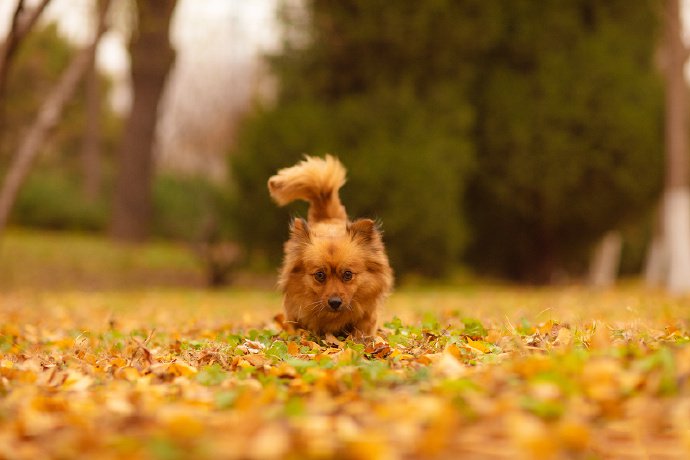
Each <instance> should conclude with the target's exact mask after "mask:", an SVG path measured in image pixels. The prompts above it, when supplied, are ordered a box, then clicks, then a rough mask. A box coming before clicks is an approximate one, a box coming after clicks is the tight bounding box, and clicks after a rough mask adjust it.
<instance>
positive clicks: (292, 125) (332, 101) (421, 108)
mask: <svg viewBox="0 0 690 460" xmlns="http://www.w3.org/2000/svg"><path fill="white" fill-rule="evenodd" d="M494 9H495V8H494V7H492V6H490V5H487V4H486V2H482V1H479V0H473V1H463V2H457V1H453V0H434V1H425V2H419V1H417V0H405V1H398V2H388V1H385V0H344V1H331V0H313V1H310V2H307V3H306V13H307V15H306V17H307V18H308V23H307V25H306V26H305V24H303V23H301V22H300V21H297V22H290V21H288V22H287V25H288V33H287V37H289V38H291V39H292V40H288V42H287V43H286V46H285V49H284V52H283V53H282V54H281V55H280V56H277V57H275V58H274V59H273V60H272V64H273V69H274V71H275V72H276V74H277V76H278V78H279V81H280V91H279V95H278V98H277V102H276V104H275V106H272V107H269V108H265V109H263V110H262V111H260V112H259V113H258V114H257V115H255V116H254V117H252V118H251V119H250V120H249V121H248V123H247V124H246V125H245V127H244V130H243V132H242V133H241V137H240V147H239V149H238V151H237V152H236V153H235V156H234V159H233V163H232V166H233V170H232V175H233V177H234V179H235V180H236V183H237V186H238V188H239V190H238V192H239V196H240V197H241V199H240V200H239V201H240V210H239V211H240V212H239V215H238V219H239V221H240V222H241V224H240V225H239V226H240V228H242V229H244V232H243V233H244V238H243V239H244V242H245V244H247V245H248V246H249V247H250V248H251V249H253V250H254V251H257V250H258V251H263V252H266V253H268V254H270V255H272V256H273V258H274V259H277V258H278V256H279V255H280V246H281V243H280V242H281V241H282V240H283V239H284V238H285V237H286V235H287V230H286V229H287V226H286V223H287V217H288V213H290V212H295V208H292V209H290V210H288V211H287V212H285V211H281V210H278V209H276V207H275V205H274V204H272V203H270V201H269V198H268V193H267V190H266V180H267V179H268V177H269V176H270V175H271V174H273V173H274V172H275V171H276V169H278V168H280V167H285V166H289V165H291V164H293V163H294V162H295V161H296V160H297V159H299V157H300V156H301V155H302V154H303V153H309V154H323V153H327V152H331V153H334V154H336V155H338V156H339V157H340V158H341V160H342V161H343V162H344V164H345V165H346V167H347V168H348V169H349V176H350V180H349V182H348V184H347V185H346V186H345V188H344V189H343V191H342V193H343V199H344V203H345V205H346V207H347V209H348V212H349V213H350V215H351V216H353V217H355V216H369V217H374V218H380V219H381V220H382V223H383V229H384V231H385V239H386V241H387V244H388V250H389V254H390V257H391V261H392V264H393V267H394V268H395V269H396V270H397V272H398V273H401V272H417V273H422V274H426V275H441V274H443V273H445V272H446V271H447V269H448V268H449V267H450V266H451V265H452V264H453V263H455V262H456V261H457V256H458V254H459V251H460V250H461V248H462V243H463V241H464V234H465V223H464V220H463V216H462V214H461V197H462V191H463V187H462V184H463V182H464V178H465V177H466V175H467V173H468V171H469V170H470V166H471V164H472V158H473V150H472V145H471V142H470V130H471V128H472V120H473V117H474V114H473V110H472V108H471V106H470V105H469V98H468V94H467V92H468V88H469V83H470V82H471V81H472V80H473V77H474V72H473V67H472V66H471V65H467V63H468V62H470V60H471V59H472V57H473V56H475V55H477V54H478V53H479V52H481V51H482V50H485V49H487V48H488V47H489V45H490V44H491V43H492V41H493V31H494V30H496V29H497V28H496V25H495V17H496V15H495V14H494V13H495V11H493V10H494ZM300 13H303V12H300ZM295 18H297V19H301V20H304V18H305V16H304V15H303V14H298V15H294V16H293V18H288V19H295ZM304 30H307V31H308V32H307V33H306V35H305V33H304Z"/></svg>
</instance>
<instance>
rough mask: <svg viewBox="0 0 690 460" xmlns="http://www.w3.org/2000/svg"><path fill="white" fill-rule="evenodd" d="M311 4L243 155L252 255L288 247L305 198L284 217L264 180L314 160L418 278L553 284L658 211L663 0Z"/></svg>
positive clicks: (247, 131) (238, 158) (237, 168)
mask: <svg viewBox="0 0 690 460" xmlns="http://www.w3.org/2000/svg"><path fill="white" fill-rule="evenodd" d="M307 5H308V12H309V15H310V17H311V18H312V20H311V21H307V22H306V24H307V26H306V27H307V29H306V30H308V33H307V34H306V35H305V21H304V17H303V16H300V15H297V17H294V15H293V16H291V15H290V11H286V12H285V19H286V24H287V27H288V33H287V37H288V40H287V42H286V44H285V47H284V51H283V52H282V53H281V54H280V55H277V56H273V58H272V60H271V62H272V65H273V67H272V69H273V70H274V71H275V73H276V75H277V76H278V80H279V82H280V89H279V93H278V96H277V100H276V102H275V104H273V105H269V106H267V107H262V108H260V109H259V110H258V111H257V112H256V113H255V114H254V115H253V116H252V117H250V118H249V119H248V120H247V121H246V123H245V125H244V127H243V130H242V132H241V137H240V142H239V147H238V148H237V151H236V152H235V154H234V155H233V157H232V173H233V177H234V178H235V179H236V186H237V187H238V191H239V194H240V196H242V200H240V203H239V204H240V206H246V207H247V209H243V210H242V211H241V213H242V215H245V216H246V215H247V213H248V212H249V208H251V209H252V210H253V211H252V215H253V217H252V222H250V223H249V225H245V226H243V228H244V230H245V231H244V232H241V235H240V237H241V238H242V240H243V242H244V243H245V244H246V245H247V246H248V247H250V248H253V249H261V250H264V251H266V252H267V253H269V254H273V256H274V257H275V258H277V257H278V256H279V254H280V252H279V248H280V241H282V239H284V238H285V236H286V226H285V222H286V219H287V217H288V215H289V214H294V213H296V212H298V211H297V209H299V208H292V209H288V210H287V211H279V210H276V209H275V206H274V205H273V204H271V203H270V202H269V199H268V197H267V195H266V193H265V187H264V181H263V179H265V178H266V177H268V176H269V175H271V174H272V173H273V172H274V171H275V170H276V169H277V168H279V167H284V166H287V165H290V164H292V163H293V162H294V161H296V160H297V159H298V158H299V157H300V155H301V154H303V153H310V154H312V153H315V154H320V153H323V152H335V153H337V154H338V155H339V156H340V157H341V159H342V160H343V161H344V162H345V164H346V165H347V166H348V168H349V170H350V176H351V180H350V182H349V183H348V184H347V185H346V186H345V188H344V189H343V196H344V200H345V203H346V205H347V208H348V212H349V213H350V214H351V215H352V216H360V215H368V216H374V217H378V218H381V219H382V221H383V228H384V230H385V238H386V241H387V242H388V246H389V251H390V255H391V260H392V262H393V266H394V267H395V268H396V271H397V272H398V273H402V274H404V273H409V272H415V273H419V274H423V275H429V276H440V275H444V274H447V273H448V271H449V270H450V269H451V268H452V267H454V266H456V265H457V264H458V262H460V261H465V263H469V264H470V265H471V266H473V267H474V268H475V269H478V270H480V271H484V272H485V273H491V274H494V275H499V276H505V277H510V278H513V279H519V280H523V281H533V282H547V281H550V278H551V277H552V276H553V274H554V273H555V272H557V271H558V270H562V271H563V272H565V271H566V270H570V271H572V272H574V273H578V272H579V273H581V272H582V270H583V268H584V266H585V264H586V261H587V258H588V255H589V252H590V250H591V248H592V246H593V245H594V243H595V242H596V241H597V239H598V238H600V237H601V235H602V234H603V233H604V232H606V231H607V230H611V229H619V228H621V227H622V226H625V225H626V224H630V223H631V222H635V223H640V222H643V221H644V220H645V219H647V220H650V219H651V211H650V210H651V207H652V206H653V203H654V199H655V197H656V196H658V192H659V190H660V186H661V171H662V158H663V156H662V151H661V146H662V137H661V136H662V100H663V99H662V87H661V83H660V77H659V75H658V72H657V71H656V70H655V67H654V62H653V57H654V51H655V47H656V46H657V40H656V37H657V35H658V34H657V29H658V23H657V22H658V15H657V14H656V13H657V12H656V11H655V10H654V9H653V5H652V4H651V3H650V2H638V3H635V4H634V5H633V4H630V3H629V2H625V1H611V2H606V3H602V2H597V1H595V0H591V1H587V0H578V1H568V2H559V3H543V2H534V1H530V0H517V1H513V0H506V1H496V2H483V1H472V0H468V1H452V0H448V1H443V0H434V1H428V2H416V1H405V2H397V3H395V4H391V3H390V2H386V1H384V0H379V1H368V0H347V1H324V0H315V1H310V2H307ZM290 28H293V29H292V30H291V29H290ZM290 38H292V41H290ZM633 244H639V243H633ZM638 261H639V254H638ZM627 264H628V265H626V266H629V265H635V264H631V263H629V262H628V263H627ZM636 268H637V269H638V270H639V266H637V267H636Z"/></svg>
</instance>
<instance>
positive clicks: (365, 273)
mask: <svg viewBox="0 0 690 460" xmlns="http://www.w3.org/2000/svg"><path fill="white" fill-rule="evenodd" d="M280 284H281V287H283V289H284V290H285V292H286V293H287V294H288V295H291V296H292V297H293V298H295V299H298V303H299V307H300V308H303V309H304V313H305V314H307V315H316V316H319V317H322V318H324V319H326V318H336V317H343V319H344V318H346V317H347V316H349V315H352V314H354V313H355V312H357V311H360V310H361V308H363V306H364V307H366V306H367V305H370V304H372V299H374V298H376V297H380V296H382V295H385V294H386V293H387V292H388V291H389V290H390V288H391V284H392V275H391V269H390V267H389V265H388V258H387V257H386V254H385V251H384V247H383V242H382V240H381V233H380V231H379V229H378V228H377V226H376V224H375V223H374V221H372V220H370V219H359V220H357V221H355V222H352V223H348V224H344V223H342V222H341V223H318V224H316V225H314V228H310V227H309V226H308V225H307V223H306V222H305V221H304V220H302V219H296V220H294V221H293V223H292V225H291V230H290V239H289V240H288V242H287V243H286V245H285V265H284V267H283V274H282V276H281V279H280Z"/></svg>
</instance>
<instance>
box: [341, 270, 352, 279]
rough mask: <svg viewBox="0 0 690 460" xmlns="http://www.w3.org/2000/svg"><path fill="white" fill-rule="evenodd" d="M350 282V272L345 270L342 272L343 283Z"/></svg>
mask: <svg viewBox="0 0 690 460" xmlns="http://www.w3.org/2000/svg"><path fill="white" fill-rule="evenodd" d="M351 280H352V272H351V271H350V270H345V271H344V272H343V281H351Z"/></svg>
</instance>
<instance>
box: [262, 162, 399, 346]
mask: <svg viewBox="0 0 690 460" xmlns="http://www.w3.org/2000/svg"><path fill="white" fill-rule="evenodd" d="M344 183H345V168H344V167H343V165H342V164H341V163H340V162H339V161H338V160H337V159H336V158H334V157H332V156H330V155H326V158H325V159H322V158H316V157H309V156H307V157H306V158H305V160H304V161H302V162H300V163H298V164H297V165H295V166H293V167H291V168H285V169H281V170H280V171H278V174H276V175H275V176H273V177H271V178H270V179H269V180H268V189H269V191H270V193H271V196H272V197H273V199H274V200H275V201H276V202H277V203H278V204H279V205H281V206H282V205H285V204H287V203H289V202H291V201H294V200H299V199H301V200H305V201H307V202H309V214H308V222H305V221H304V219H294V220H293V221H292V224H291V226H290V239H289V240H288V241H287V242H286V243H285V257H284V260H283V266H282V268H281V271H280V278H279V281H278V284H279V286H280V288H281V289H282V291H283V293H284V300H283V304H284V307H285V313H286V315H287V320H288V321H289V322H290V323H292V324H293V325H294V326H296V327H302V328H305V329H308V330H309V331H311V332H313V333H316V334H327V333H333V334H352V335H354V336H355V337H366V336H371V335H374V334H375V332H376V322H377V316H378V313H377V311H378V308H379V306H380V305H381V304H382V303H383V301H384V300H385V298H386V296H387V295H388V293H389V292H390V290H391V287H392V285H393V273H392V270H391V268H390V265H389V264H388V257H387V256H386V251H385V248H384V246H383V242H382V240H381V233H380V231H379V229H378V228H377V226H376V224H375V223H374V221H373V220H371V219H358V220H355V221H354V222H350V221H348V219H347V214H346V213H345V207H344V206H343V205H342V204H341V203H340V197H339V196H338V190H339V189H340V187H342V186H343V184H344Z"/></svg>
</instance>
